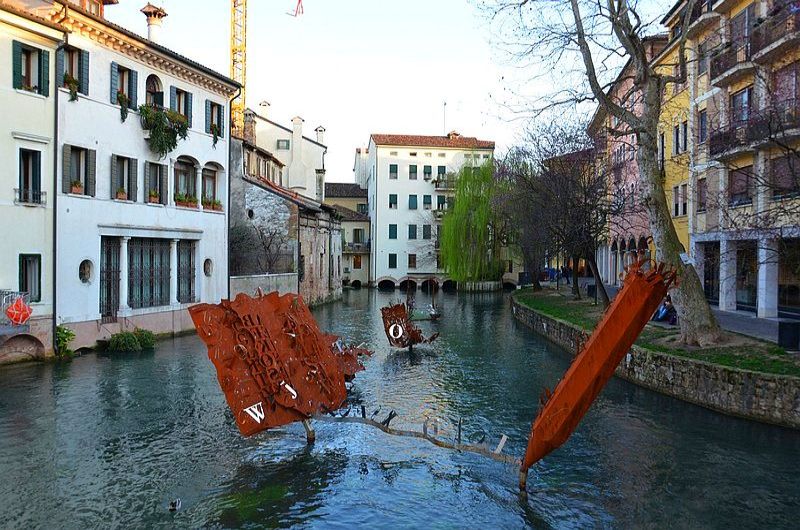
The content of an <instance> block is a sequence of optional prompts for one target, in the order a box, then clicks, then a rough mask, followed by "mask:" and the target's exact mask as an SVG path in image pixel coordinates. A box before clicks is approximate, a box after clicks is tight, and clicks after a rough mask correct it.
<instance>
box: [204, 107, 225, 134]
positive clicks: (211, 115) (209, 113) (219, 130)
mask: <svg viewBox="0 0 800 530" xmlns="http://www.w3.org/2000/svg"><path fill="white" fill-rule="evenodd" d="M224 124H225V107H223V106H222V105H220V104H219V103H214V102H213V101H210V100H208V99H207V100H206V134H214V132H215V129H216V134H217V136H219V137H222V136H224V135H225V134H224V133H225V125H224Z"/></svg>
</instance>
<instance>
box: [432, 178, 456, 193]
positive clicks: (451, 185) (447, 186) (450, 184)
mask: <svg viewBox="0 0 800 530" xmlns="http://www.w3.org/2000/svg"><path fill="white" fill-rule="evenodd" d="M455 188H456V179H447V178H446V179H437V180H436V189H437V190H453V189H455Z"/></svg>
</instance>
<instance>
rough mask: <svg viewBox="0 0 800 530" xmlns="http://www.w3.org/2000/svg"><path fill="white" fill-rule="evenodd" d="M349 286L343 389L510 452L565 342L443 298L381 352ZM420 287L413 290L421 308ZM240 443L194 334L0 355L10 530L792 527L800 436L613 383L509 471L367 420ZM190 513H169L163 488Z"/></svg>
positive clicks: (487, 299) (379, 335)
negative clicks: (564, 430) (435, 310)
mask: <svg viewBox="0 0 800 530" xmlns="http://www.w3.org/2000/svg"><path fill="white" fill-rule="evenodd" d="M397 297H398V295H397V294H387V293H379V292H375V291H366V290H362V291H350V292H346V293H345V297H344V300H343V301H342V302H339V303H336V304H332V305H329V306H325V307H322V308H319V309H317V310H315V314H316V316H317V318H318V320H319V322H320V324H321V325H322V326H323V328H325V329H328V330H330V331H332V332H335V333H339V334H342V335H344V336H345V337H348V338H349V339H351V340H353V341H355V342H361V341H366V342H367V344H369V345H370V346H372V347H374V349H375V350H376V351H375V355H374V356H373V357H372V358H371V359H369V360H368V361H367V363H366V364H367V370H366V371H365V372H362V373H360V374H359V375H358V377H357V378H356V387H355V390H354V392H353V395H352V396H351V400H352V402H353V403H355V404H361V403H363V404H364V405H365V406H366V408H367V410H368V414H370V415H372V414H373V413H374V412H376V411H378V412H377V414H375V417H376V418H379V419H382V418H384V417H385V416H386V415H387V414H388V413H389V411H391V410H395V411H396V412H397V413H398V414H399V416H398V418H397V419H396V420H394V421H393V423H392V424H393V425H395V426H398V427H404V428H409V429H420V428H421V426H420V424H421V423H422V421H424V419H425V418H431V419H433V418H439V420H440V422H441V425H442V434H441V435H442V436H443V437H447V436H450V437H452V436H453V435H454V433H453V430H452V427H451V426H452V425H453V424H454V423H457V422H458V419H459V418H463V425H464V427H463V430H464V436H465V437H466V438H468V439H470V440H472V441H475V442H477V441H480V440H481V439H483V440H484V441H485V442H487V443H491V444H496V443H497V442H498V440H499V438H500V436H501V435H502V434H506V435H507V436H508V437H509V440H508V443H507V444H506V446H505V449H504V452H507V453H511V454H515V455H520V454H522V452H523V451H524V447H525V442H526V435H527V433H528V431H529V429H530V424H531V420H532V419H533V417H534V415H535V414H536V410H537V405H536V403H537V398H538V396H539V393H540V392H541V390H542V388H544V387H545V386H548V387H550V388H552V387H554V386H555V384H556V382H557V381H558V379H559V377H560V376H561V375H562V374H563V372H564V370H565V369H566V368H567V365H568V357H569V356H568V355H567V354H566V353H565V352H563V351H561V350H559V349H558V348H557V347H555V346H553V345H551V344H549V343H547V342H546V341H544V340H542V339H541V338H539V337H538V336H536V335H534V334H533V333H532V332H530V331H529V330H528V329H527V328H525V327H523V326H522V325H520V324H518V323H516V322H515V321H514V319H513V316H512V314H511V311H510V308H509V304H508V298H507V295H501V294H490V295H479V294H476V295H443V296H440V297H439V298H440V300H439V302H440V305H441V306H442V310H443V313H444V317H443V319H442V320H441V321H440V322H437V323H423V326H424V327H425V328H426V331H433V330H435V331H439V332H440V333H441V336H440V338H439V339H438V340H437V341H436V342H435V343H434V344H433V345H432V346H430V347H426V348H419V349H418V350H416V351H414V352H413V353H408V352H407V351H398V350H392V349H390V348H389V347H388V346H387V344H386V339H385V337H384V336H383V332H382V327H381V322H380V316H379V308H380V307H381V306H382V305H385V304H386V303H387V302H389V301H390V300H392V299H396V298H397ZM424 301H425V297H424V296H423V295H419V303H420V304H422V303H424ZM316 428H317V442H316V444H315V445H314V446H312V447H307V446H306V444H305V435H304V432H303V429H302V427H301V426H297V425H293V426H289V427H286V428H281V429H276V430H274V431H271V432H268V433H262V434H260V435H257V436H254V437H252V438H250V439H243V438H241V437H240V436H239V434H238V431H237V429H236V427H235V425H234V423H233V419H232V416H231V414H230V412H229V411H228V409H227V406H226V404H225V401H224V399H223V396H222V393H221V392H220V390H219V388H218V385H217V382H216V378H215V374H214V370H213V367H212V365H211V363H210V362H209V361H208V359H207V357H206V351H205V348H204V346H202V344H201V343H200V341H199V340H198V339H197V338H196V337H194V336H187V337H182V338H178V339H175V340H171V341H166V342H162V343H160V344H159V345H158V348H157V350H156V351H155V352H154V353H153V352H151V353H141V354H133V355H130V354H128V355H122V354H110V355H104V354H98V355H94V354H91V355H87V356H84V357H81V358H78V359H76V360H75V361H74V362H72V363H69V364H48V365H29V366H14V367H9V368H3V369H1V370H0V521H2V523H1V525H2V527H4V528H5V527H8V528H97V527H101V528H113V527H122V526H124V527H135V528H152V527H192V528H199V527H249V528H257V527H289V526H302V527H316V528H330V527H354V526H359V527H361V526H363V527H369V528H420V527H432V528H522V527H536V528H547V527H558V528H585V527H622V528H627V527H642V526H648V527H673V528H697V527H719V528H725V527H736V528H747V527H791V526H794V527H796V525H797V521H798V520H800V479H798V477H800V458H798V454H800V433H797V432H793V431H789V430H785V429H781V428H777V427H771V426H766V425H759V424H757V423H753V422H748V421H744V420H738V419H735V418H730V417H725V416H722V415H719V414H715V413H712V412H710V411H707V410H705V409H702V408H699V407H695V406H692V405H688V404H686V403H683V402H680V401H677V400H674V399H671V398H668V397H664V396H661V395H658V394H655V393H652V392H649V391H646V390H643V389H640V388H638V387H635V386H632V385H630V384H628V383H625V382H622V381H619V380H616V379H614V380H612V381H611V382H610V383H609V385H608V386H607V387H606V389H605V390H604V391H603V393H602V394H601V396H600V398H599V399H598V401H597V402H596V403H595V405H594V406H593V407H592V409H591V410H590V411H589V413H588V414H587V416H586V418H585V419H584V421H583V422H582V424H581V425H580V427H579V428H578V430H577V432H576V433H575V434H574V435H573V437H572V438H571V439H570V440H569V442H568V443H567V444H566V445H565V446H563V447H562V448H561V449H559V450H557V451H556V452H554V453H553V454H551V455H550V456H548V457H547V458H546V459H545V460H544V461H542V462H541V463H539V464H538V465H537V466H535V468H534V469H533V470H532V474H531V477H530V480H529V490H530V493H529V494H528V495H527V496H521V495H520V494H519V492H518V491H517V469H515V468H514V467H511V466H508V465H504V464H500V463H497V462H494V461H491V460H487V459H484V458H482V457H480V456H477V455H472V454H459V453H455V452H451V451H447V450H443V449H439V448H436V447H434V446H432V445H430V444H428V443H427V442H425V441H421V440H415V439H409V438H398V437H393V436H387V435H385V434H383V433H382V432H380V431H377V430H375V429H371V428H369V427H365V426H361V425H349V424H336V425H334V424H317V426H316ZM176 498H180V499H181V501H182V502H181V504H182V505H181V509H180V510H179V511H177V512H174V513H171V512H169V511H168V509H167V507H168V504H169V501H170V500H172V499H176Z"/></svg>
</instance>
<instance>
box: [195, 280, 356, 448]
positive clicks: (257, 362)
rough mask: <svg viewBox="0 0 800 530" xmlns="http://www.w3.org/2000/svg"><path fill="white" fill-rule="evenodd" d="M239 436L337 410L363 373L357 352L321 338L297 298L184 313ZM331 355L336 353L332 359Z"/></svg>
mask: <svg viewBox="0 0 800 530" xmlns="http://www.w3.org/2000/svg"><path fill="white" fill-rule="evenodd" d="M189 314H190V315H191V317H192V320H193V322H194V325H195V328H196V329H197V333H198V334H199V335H200V338H201V339H202V340H203V342H205V344H206V346H207V347H208V357H209V359H211V362H212V363H214V366H215V368H216V369H217V379H218V380H219V384H220V387H221V388H222V391H223V392H224V393H225V398H226V400H227V401H228V406H229V407H230V409H231V411H232V412H233V416H234V418H235V420H236V425H237V426H238V427H239V431H240V432H241V433H242V435H244V436H250V435H253V434H255V433H258V432H261V431H263V430H265V429H269V428H270V427H276V426H279V425H285V424H287V423H292V422H295V421H304V425H306V429H307V431H309V440H313V431H310V427H309V425H308V424H307V423H305V421H306V420H308V419H309V418H311V417H312V416H313V415H314V414H317V413H319V412H321V411H330V410H336V409H338V408H339V407H341V405H342V403H343V402H344V400H345V398H346V397H347V392H346V390H345V385H344V383H345V379H346V377H351V378H352V376H353V375H354V374H355V372H357V371H358V370H359V369H363V366H361V365H360V363H359V362H358V357H359V355H360V354H363V353H364V350H363V349H359V348H353V347H350V348H347V349H345V348H342V349H341V350H340V349H339V347H338V346H337V345H336V344H335V343H336V342H337V341H338V337H334V336H331V335H325V334H323V333H322V332H321V331H320V330H319V327H318V326H317V323H316V321H315V320H314V317H313V316H312V314H311V312H310V311H309V309H308V307H307V306H306V304H305V303H304V302H303V299H302V298H301V297H299V296H296V295H291V294H287V295H283V296H279V295H278V293H270V294H268V295H263V294H259V295H258V296H256V297H255V298H251V297H250V296H247V295H246V294H239V295H237V296H236V299H235V300H233V301H229V300H223V301H222V302H221V303H220V304H216V305H213V304H198V305H195V306H193V307H191V308H190V309H189ZM334 350H336V353H335V352H334Z"/></svg>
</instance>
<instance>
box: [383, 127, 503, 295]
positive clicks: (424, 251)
mask: <svg viewBox="0 0 800 530" xmlns="http://www.w3.org/2000/svg"><path fill="white" fill-rule="evenodd" d="M394 152H396V153H397V154H396V155H393V154H392V153H394ZM412 152H415V153H417V156H415V157H412V156H411V155H410V153H412ZM473 153H480V154H481V159H480V160H479V161H476V163H477V164H480V163H482V162H484V159H483V155H484V154H487V155H490V156H491V154H492V150H491V149H482V150H475V151H473V150H470V149H444V148H430V147H427V148H426V147H414V146H410V147H408V146H399V147H395V146H376V145H375V144H374V142H373V141H372V140H370V147H369V162H368V167H369V168H371V169H372V171H373V172H374V175H373V177H372V178H370V180H369V193H368V195H369V200H370V217H371V219H372V220H373V223H372V230H371V232H372V244H373V246H372V260H371V261H372V264H373V268H374V271H375V272H374V276H373V281H375V282H378V281H380V280H381V279H383V278H389V279H393V280H394V281H395V283H397V282H399V281H401V279H404V278H405V277H406V276H407V275H408V274H409V273H411V274H435V273H439V272H441V271H439V270H437V269H436V257H435V252H434V253H433V254H432V255H431V257H428V252H430V251H432V250H433V244H434V241H435V239H436V231H437V227H436V224H437V223H435V222H434V220H433V219H434V218H433V212H434V211H435V209H436V204H437V198H436V196H437V195H445V196H452V195H453V192H452V191H444V190H437V189H436V187H435V185H434V183H433V181H434V180H435V179H436V177H437V168H438V166H442V165H443V166H446V167H447V173H448V174H449V173H453V172H456V171H458V170H459V169H460V168H461V167H462V166H463V165H464V163H465V162H469V163H470V164H472V163H473V159H469V160H467V159H465V158H464V155H465V154H470V155H472V154H473ZM428 154H430V156H427V155H428ZM440 154H443V155H444V156H439V155H440ZM390 164H397V179H396V180H395V179H390V178H389V165H390ZM413 164H416V165H417V180H410V179H409V178H408V168H409V166H410V165H413ZM426 165H430V166H432V168H431V171H432V178H431V180H430V181H426V180H425V179H424V172H423V168H424V166H426ZM390 194H396V195H397V209H396V210H391V209H389V195H390ZM410 194H416V195H417V209H416V210H410V209H409V208H408V196H409V195H410ZM424 195H431V203H432V209H431V210H425V209H423V196H424ZM390 224H396V225H397V239H389V225H390ZM410 224H416V225H417V239H416V240H409V239H408V225H410ZM423 224H433V225H434V227H433V228H432V239H431V240H430V241H426V240H423V239H422V225H423ZM389 254H397V268H396V269H390V268H389ZM408 254H417V268H416V269H411V270H409V269H408Z"/></svg>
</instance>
